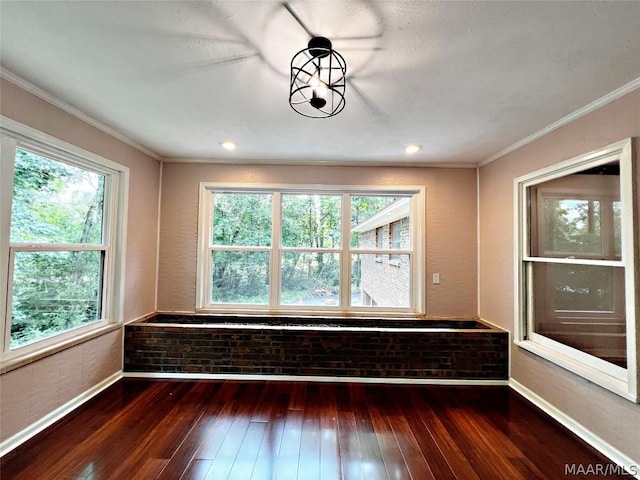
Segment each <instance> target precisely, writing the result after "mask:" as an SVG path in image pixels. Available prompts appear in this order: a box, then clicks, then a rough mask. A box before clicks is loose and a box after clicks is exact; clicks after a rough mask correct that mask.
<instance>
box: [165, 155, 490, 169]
mask: <svg viewBox="0 0 640 480" xmlns="http://www.w3.org/2000/svg"><path fill="white" fill-rule="evenodd" d="M162 162H163V163H199V164H203V163H205V164H212V165H259V166H260V165H285V166H302V167H394V168H423V167H429V168H477V167H478V165H476V164H475V163H470V162H452V163H447V162H426V161H416V162H407V161H405V160H367V159H362V160H354V159H349V160H323V159H318V158H313V159H309V160H295V159H287V158H283V159H281V158H278V159H276V158H261V157H244V158H226V157H225V158H205V157H163V158H162Z"/></svg>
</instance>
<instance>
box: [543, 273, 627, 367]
mask: <svg viewBox="0 0 640 480" xmlns="http://www.w3.org/2000/svg"><path fill="white" fill-rule="evenodd" d="M533 285H534V298H535V303H534V325H535V328H534V331H535V332H536V333H540V334H542V335H545V336H547V337H549V338H552V339H554V340H556V341H559V342H562V343H564V344H566V345H569V346H571V347H574V348H578V349H580V350H582V351H585V352H587V353H590V354H592V355H594V356H596V357H599V358H603V359H605V360H608V361H610V362H613V363H616V364H617V365H621V366H626V338H625V334H626V327H625V324H626V323H625V322H626V320H625V309H624V302H625V292H624V269H623V268H620V267H601V266H593V265H568V264H553V263H542V262H534V263H533Z"/></svg>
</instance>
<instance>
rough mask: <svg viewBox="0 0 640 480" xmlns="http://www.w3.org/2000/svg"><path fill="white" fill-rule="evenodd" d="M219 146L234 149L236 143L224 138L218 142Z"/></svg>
mask: <svg viewBox="0 0 640 480" xmlns="http://www.w3.org/2000/svg"><path fill="white" fill-rule="evenodd" d="M220 146H221V147H222V148H224V149H225V150H235V149H236V144H235V143H233V142H232V141H231V140H225V141H224V142H220Z"/></svg>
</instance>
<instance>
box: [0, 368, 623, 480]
mask: <svg viewBox="0 0 640 480" xmlns="http://www.w3.org/2000/svg"><path fill="white" fill-rule="evenodd" d="M567 464H569V465H582V466H583V468H588V466H589V465H591V466H592V468H594V467H595V465H598V464H600V465H602V464H611V462H610V461H609V460H607V459H606V458H605V457H603V456H602V455H601V454H599V453H598V452H597V451H595V450H594V449H592V448H591V447H589V446H588V445H586V444H585V443H583V442H582V441H580V440H579V439H577V438H576V437H575V436H574V435H572V434H571V433H570V432H568V431H567V430H565V429H564V428H563V427H561V426H560V425H559V424H557V423H556V422H555V421H553V420H551V419H550V418H549V417H547V416H546V415H545V414H543V413H541V412H540V411H539V410H538V409H537V408H535V407H534V406H532V405H531V404H530V403H529V402H527V401H526V400H524V399H523V398H522V397H520V396H519V395H518V394H517V393H515V392H513V391H512V390H510V389H509V388H507V387H475V386H474V387H449V386H406V385H402V386H401V385H373V384H344V383H337V384H331V383H305V382H255V381H246V382H238V381H193V382H191V381H159V380H155V381H154V380H138V379H125V380H121V381H120V382H118V383H117V384H115V385H113V386H112V387H110V388H109V389H107V390H106V391H105V392H103V393H102V394H100V395H99V396H97V397H96V398H94V399H92V400H91V401H90V402H88V403H87V404H85V405H84V406H82V407H81V408H79V409H78V410H76V411H75V412H74V413H72V414H71V415H69V416H68V417H66V418H65V419H63V420H62V421H60V422H58V423H57V424H55V425H54V426H52V427H51V428H49V429H47V430H46V431H45V432H43V433H41V434H40V435H38V436H36V437H35V438H33V439H32V440H30V441H28V442H27V443H25V444H24V445H22V446H20V447H19V448H17V449H16V450H14V451H13V452H11V453H9V454H8V455H6V456H5V457H4V458H3V459H2V460H1V461H0V478H2V480H9V479H39V480H40V479H87V480H89V479H91V480H101V479H126V480H129V479H145V480H146V479H156V478H158V479H194V480H205V479H206V480H214V479H216V480H217V479H225V480H236V479H238V480H296V479H297V480H337V479H344V480H378V479H380V480H383V479H384V480H399V479H411V480H429V479H435V480H446V479H458V480H474V479H476V480H490V479H508V480H514V479H526V480H531V479H553V480H556V479H560V478H582V477H580V476H579V475H571V474H570V475H565V473H566V471H567V470H566V467H565V465H567ZM569 468H570V467H569ZM569 472H570V470H569ZM592 478H593V477H592ZM598 478H605V477H604V476H603V475H600V476H598ZM606 478H627V479H628V478H631V477H629V476H626V477H625V476H617V477H616V476H609V477H606Z"/></svg>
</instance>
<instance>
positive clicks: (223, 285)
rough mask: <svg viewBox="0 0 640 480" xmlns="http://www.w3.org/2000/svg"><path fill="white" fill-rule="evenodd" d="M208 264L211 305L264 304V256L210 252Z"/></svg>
mask: <svg viewBox="0 0 640 480" xmlns="http://www.w3.org/2000/svg"><path fill="white" fill-rule="evenodd" d="M212 262H213V264H212V267H213V268H212V271H213V276H212V288H211V300H212V302H213V303H247V304H261V305H266V304H267V303H268V301H269V253H268V252H213V254H212Z"/></svg>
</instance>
